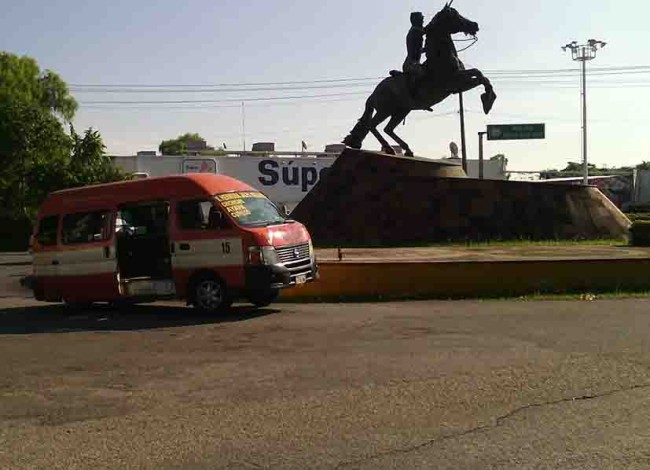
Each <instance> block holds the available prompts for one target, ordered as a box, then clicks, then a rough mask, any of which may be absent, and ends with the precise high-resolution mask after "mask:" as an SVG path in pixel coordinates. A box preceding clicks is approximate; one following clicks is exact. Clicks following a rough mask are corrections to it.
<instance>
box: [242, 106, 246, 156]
mask: <svg viewBox="0 0 650 470" xmlns="http://www.w3.org/2000/svg"><path fill="white" fill-rule="evenodd" d="M241 137H242V143H243V145H244V148H243V149H242V150H243V151H244V152H245V151H246V104H245V103H244V102H243V101H242V103H241Z"/></svg>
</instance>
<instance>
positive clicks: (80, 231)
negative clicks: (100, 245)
mask: <svg viewBox="0 0 650 470" xmlns="http://www.w3.org/2000/svg"><path fill="white" fill-rule="evenodd" d="M110 217H111V212H110V211H96V212H84V213H80V214H68V215H66V216H64V217H63V230H62V235H61V238H62V241H63V244H64V245H73V244H77V243H91V242H98V241H103V240H108V239H109V238H110V236H109V233H108V226H109V222H110Z"/></svg>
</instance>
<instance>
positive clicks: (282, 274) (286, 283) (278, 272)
mask: <svg viewBox="0 0 650 470" xmlns="http://www.w3.org/2000/svg"><path fill="white" fill-rule="evenodd" d="M245 276H246V290H247V291H259V290H268V289H286V288H289V287H294V286H296V285H298V284H302V283H303V281H304V282H312V281H315V280H316V279H318V276H319V274H318V264H317V263H316V261H315V260H312V261H311V262H310V263H309V264H307V265H303V266H302V267H301V268H300V269H296V268H295V267H294V268H292V267H291V266H285V265H282V264H273V265H259V266H258V265H255V266H246V267H245Z"/></svg>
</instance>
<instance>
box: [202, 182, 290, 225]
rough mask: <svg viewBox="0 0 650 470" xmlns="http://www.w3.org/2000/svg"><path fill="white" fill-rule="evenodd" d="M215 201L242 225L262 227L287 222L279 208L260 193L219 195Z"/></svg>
mask: <svg viewBox="0 0 650 470" xmlns="http://www.w3.org/2000/svg"><path fill="white" fill-rule="evenodd" d="M215 199H216V200H217V201H218V202H219V204H220V205H221V206H222V207H223V208H224V210H225V211H226V212H227V213H228V214H229V215H230V216H231V217H232V218H233V219H235V220H236V221H237V223H239V224H240V225H244V226H249V227H261V226H268V225H274V224H283V223H285V222H287V221H286V219H285V218H284V217H282V215H280V212H279V211H278V208H277V207H276V206H275V205H274V204H273V203H272V202H271V201H269V200H268V199H267V197H266V196H264V194H262V193H259V192H241V191H240V192H234V193H225V194H218V195H217V196H215Z"/></svg>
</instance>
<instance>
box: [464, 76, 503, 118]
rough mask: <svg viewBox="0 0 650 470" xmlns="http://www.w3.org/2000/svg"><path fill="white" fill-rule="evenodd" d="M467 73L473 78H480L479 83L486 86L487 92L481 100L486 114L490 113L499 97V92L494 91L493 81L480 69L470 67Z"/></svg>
mask: <svg viewBox="0 0 650 470" xmlns="http://www.w3.org/2000/svg"><path fill="white" fill-rule="evenodd" d="M465 73H467V74H469V75H470V77H471V78H472V79H474V80H478V83H479V84H481V85H483V87H485V93H483V94H482V95H481V102H482V103H483V111H484V112H485V114H489V112H490V111H491V110H492V106H493V105H494V102H495V101H496V99H497V94H496V93H495V92H494V87H493V86H492V83H491V82H490V80H488V78H487V77H486V76H485V75H483V72H481V71H480V70H479V69H469V70H466V71H465Z"/></svg>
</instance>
